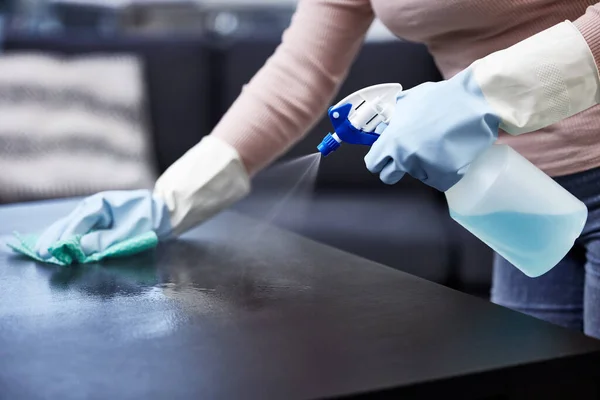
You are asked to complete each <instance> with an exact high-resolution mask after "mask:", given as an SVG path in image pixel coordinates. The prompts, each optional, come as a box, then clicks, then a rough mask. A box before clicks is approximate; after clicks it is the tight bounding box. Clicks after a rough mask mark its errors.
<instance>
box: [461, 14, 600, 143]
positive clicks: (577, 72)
mask: <svg viewBox="0 0 600 400" xmlns="http://www.w3.org/2000/svg"><path fill="white" fill-rule="evenodd" d="M473 69H474V76H475V79H476V80H477V83H478V84H479V86H480V88H481V90H482V92H483V95H484V97H485V99H486V100H487V101H488V103H489V104H490V106H491V107H492V108H493V109H494V111H495V112H496V115H497V116H499V117H500V118H501V120H502V123H501V125H500V127H501V128H502V129H503V130H505V131H506V132H508V133H510V134H513V135H519V134H522V133H527V132H532V131H535V130H538V129H541V128H544V127H546V126H549V125H551V124H553V123H556V122H558V121H561V120H563V119H565V118H568V117H571V116H573V115H575V114H577V113H579V112H581V111H583V110H586V109H588V108H590V107H592V106H594V105H596V104H598V94H599V88H600V81H599V76H598V68H597V66H596V63H595V61H594V57H593V55H592V52H591V51H590V48H589V46H588V44H587V43H586V41H585V40H584V37H583V36H582V34H581V32H580V31H579V30H578V29H577V28H576V27H575V26H574V25H573V24H572V23H571V22H569V21H565V22H563V23H560V24H558V25H555V26H553V27H551V28H549V29H546V30H545V31H542V32H540V33H538V34H536V35H534V36H531V37H530V38H528V39H525V40H523V41H521V42H519V43H517V44H515V45H514V46H511V47H509V48H507V49H505V50H501V51H498V52H495V53H492V54H490V55H488V56H487V57H484V58H482V59H480V60H478V61H476V62H475V63H473Z"/></svg>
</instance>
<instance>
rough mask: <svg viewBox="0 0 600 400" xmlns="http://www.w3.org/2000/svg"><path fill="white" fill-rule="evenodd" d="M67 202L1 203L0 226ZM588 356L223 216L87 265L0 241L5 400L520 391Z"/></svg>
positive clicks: (372, 267) (446, 292)
mask: <svg viewBox="0 0 600 400" xmlns="http://www.w3.org/2000/svg"><path fill="white" fill-rule="evenodd" d="M73 204H74V203H73V202H72V201H71V202H69V201H58V202H48V203H38V204H29V205H25V204H24V205H17V206H4V207H0V235H4V236H2V239H6V236H5V235H6V234H9V233H10V232H12V231H14V230H18V231H21V232H31V231H36V230H39V229H40V228H42V227H44V226H46V224H48V223H49V222H51V221H53V220H54V219H56V218H57V217H59V216H61V215H63V214H64V213H66V212H68V211H69V210H70V209H71V207H72V206H73ZM599 362H600V342H596V341H594V340H591V339H588V338H585V337H584V336H582V335H579V334H577V333H572V332H569V331H566V330H563V329H561V328H558V327H554V326H551V325H549V324H547V323H544V322H540V321H537V320H534V319H532V318H530V317H527V316H524V315H521V314H518V313H516V312H513V311H509V310H506V309H503V308H501V307H498V306H495V305H492V304H490V303H488V302H486V301H483V300H480V299H476V298H473V297H470V296H467V295H465V294H461V293H459V292H456V291H453V290H450V289H447V288H444V287H442V286H439V285H436V284H433V283H430V282H427V281H424V280H422V279H419V278H416V277H413V276H411V275H407V274H404V273H402V272H399V271H396V270H392V269H390V268H387V267H385V266H381V265H379V264H375V263H372V262H370V261H367V260H364V259H361V258H358V257H355V256H353V255H350V254H347V253H344V252H341V251H338V250H335V249H333V248H330V247H327V246H324V245H321V244H318V243H315V242H312V241H309V240H307V239H304V238H302V237H300V236H296V235H294V234H291V233H288V232H285V231H282V230H279V229H276V228H272V227H269V226H267V225H265V224H261V223H259V222H257V221H256V220H253V219H249V218H247V217H244V216H242V215H240V214H236V213H233V212H227V213H224V214H222V215H220V216H219V217H217V218H215V219H213V220H212V221H210V222H208V223H206V224H204V225H203V226H201V227H200V228H198V229H196V230H194V231H192V232H190V233H189V234H187V235H185V236H184V237H183V238H182V239H180V240H178V241H174V242H171V243H167V244H162V245H160V246H159V248H157V249H156V250H155V251H152V252H149V253H146V254H143V255H141V256H138V257H132V258H128V259H120V260H113V261H110V262H105V263H102V264H98V265H85V266H78V267H59V266H50V265H44V264H39V263H35V262H32V261H29V260H26V259H23V258H20V257H18V256H15V255H13V254H11V253H10V252H8V251H6V250H4V248H3V249H2V250H0V398H2V399H16V398H49V399H50V398H60V399H81V398H90V399H95V398H98V399H107V398H131V399H134V398H196V399H211V398H218V399H246V398H248V399H270V398H274V399H310V398H323V397H334V396H338V395H347V396H350V395H353V396H360V395H369V394H373V393H379V394H389V395H391V396H392V397H396V396H397V395H402V396H403V397H402V398H413V397H416V398H430V396H441V397H446V396H447V395H448V394H456V395H458V397H459V398H463V399H465V398H487V397H486V396H496V395H504V394H518V393H521V395H524V396H525V397H524V398H528V396H527V395H528V394H529V395H531V394H532V393H541V392H538V391H539V390H544V389H546V390H547V389H548V388H552V390H551V391H550V392H551V393H558V392H557V390H559V389H555V388H554V386H556V385H557V384H558V383H565V382H566V383H565V384H570V385H571V388H572V387H577V388H588V389H589V388H591V387H595V386H593V385H594V384H591V386H590V382H596V381H598V378H599V376H600V368H597V366H598V365H600V364H599ZM586 385H587V386H586ZM563 386H564V385H563ZM568 390H571V389H568ZM523 393H525V394H523ZM570 393H571V394H573V392H570ZM529 397H530V396H529ZM499 398H504V397H499ZM507 398H508V397H507Z"/></svg>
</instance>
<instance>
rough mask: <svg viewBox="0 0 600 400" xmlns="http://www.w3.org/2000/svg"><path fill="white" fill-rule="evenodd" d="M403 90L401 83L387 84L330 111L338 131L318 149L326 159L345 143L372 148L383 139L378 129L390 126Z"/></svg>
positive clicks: (348, 98)
mask: <svg viewBox="0 0 600 400" xmlns="http://www.w3.org/2000/svg"><path fill="white" fill-rule="evenodd" d="M401 91H402V85H400V84H399V83H387V84H381V85H375V86H370V87H367V88H364V89H362V90H359V91H358V92H355V93H353V94H351V95H350V96H348V97H346V98H345V99H343V100H342V101H340V102H339V103H338V104H336V105H335V106H333V107H331V108H329V111H328V113H327V114H328V116H329V119H330V121H331V124H332V125H333V127H334V128H335V132H334V133H329V134H328V135H327V136H325V138H323V140H322V141H321V143H320V144H319V145H318V146H317V149H318V150H319V152H321V154H322V155H323V156H327V155H328V154H330V153H331V152H333V151H335V150H337V149H338V148H339V147H340V145H341V143H342V142H346V143H349V144H362V145H367V146H371V145H372V144H373V143H375V141H376V140H377V139H378V138H379V135H378V134H377V133H375V129H376V128H377V126H378V125H379V124H380V123H382V122H384V123H388V122H389V119H390V116H391V113H392V110H393V109H394V106H395V104H396V97H397V96H398V94H399V93H400V92H401Z"/></svg>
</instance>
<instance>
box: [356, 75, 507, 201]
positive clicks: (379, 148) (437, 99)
mask: <svg viewBox="0 0 600 400" xmlns="http://www.w3.org/2000/svg"><path fill="white" fill-rule="evenodd" d="M499 125H500V119H499V118H498V117H497V116H496V115H495V114H494V112H493V110H492V108H491V107H490V106H489V104H488V103H487V101H486V100H485V98H484V97H483V94H482V93H481V90H480V89H479V87H478V86H477V84H476V83H475V82H474V80H473V76H472V73H471V72H470V71H468V70H467V71H464V72H463V73H461V74H459V75H457V76H455V77H454V78H452V79H450V80H448V81H443V82H437V83H432V82H429V83H424V84H422V85H420V86H417V87H415V88H413V89H410V90H407V91H406V92H401V93H400V95H399V97H398V98H397V102H396V109H395V111H394V114H393V116H392V118H391V122H390V125H389V126H387V127H385V126H383V127H384V128H385V129H383V131H382V132H381V128H382V127H381V126H380V127H378V129H377V132H378V133H379V132H381V136H380V137H379V139H377V141H376V142H375V143H374V144H373V146H372V147H371V150H370V151H369V153H368V154H367V156H366V157H365V163H366V165H367V168H368V169H369V171H371V172H372V173H379V177H380V178H381V180H382V181H383V182H384V183H387V184H390V185H391V184H394V183H396V182H398V181H399V180H400V179H401V178H402V176H404V174H405V173H408V174H410V175H411V176H413V177H414V178H417V179H420V180H421V181H423V182H424V183H426V184H428V185H430V186H433V187H434V188H436V189H438V190H441V191H445V190H447V189H449V188H450V187H452V186H453V185H454V184H455V183H456V182H458V181H459V180H460V178H461V177H462V174H463V173H464V169H465V167H467V166H468V165H469V164H470V163H471V162H472V161H473V160H474V159H475V158H476V157H477V156H478V155H479V154H480V153H481V152H483V151H484V150H485V149H486V148H487V147H489V146H491V145H492V144H493V143H494V141H495V140H496V138H497V137H498V127H499Z"/></svg>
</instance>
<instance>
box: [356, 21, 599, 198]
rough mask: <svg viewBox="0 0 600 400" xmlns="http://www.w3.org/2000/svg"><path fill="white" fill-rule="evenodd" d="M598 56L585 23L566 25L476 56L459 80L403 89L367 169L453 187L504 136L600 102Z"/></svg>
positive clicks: (390, 179)
mask: <svg viewBox="0 0 600 400" xmlns="http://www.w3.org/2000/svg"><path fill="white" fill-rule="evenodd" d="M599 87H600V80H599V76H598V69H597V67H596V63H595V60H594V57H593V54H592V52H591V50H590V48H589V46H588V44H587V43H586V41H585V39H584V38H583V36H582V35H581V33H580V32H579V31H578V30H577V28H576V27H575V26H574V25H573V24H572V23H571V22H569V21H566V22H563V23H560V24H558V25H556V26H553V27H551V28H549V29H547V30H545V31H542V32H540V33H538V34H537V35H534V36H532V37H530V38H528V39H526V40H523V41H521V42H519V43H517V44H515V45H514V46H511V47H509V48H507V49H505V50H502V51H497V52H495V53H492V54H490V55H488V56H487V57H484V58H482V59H480V60H477V61H475V62H474V63H473V64H472V65H471V66H469V67H468V68H467V69H466V70H464V71H463V72H461V73H460V74H458V75H456V76H454V77H453V78H451V79H449V80H447V81H444V82H438V83H426V84H423V85H420V86H417V87H416V88H413V89H411V90H408V91H406V92H405V93H402V94H401V95H400V97H399V98H398V100H397V104H396V110H395V113H394V116H393V117H392V118H391V121H390V125H389V126H388V127H385V126H383V127H381V128H384V129H380V130H379V131H380V132H381V131H382V132H381V137H380V138H379V139H377V141H376V142H375V144H374V145H373V146H372V148H371V150H370V152H369V153H368V154H367V156H366V158H365V161H366V164H367V168H368V169H369V170H370V171H371V172H374V173H379V174H380V177H381V180H382V181H384V182H385V183H388V184H393V183H396V182H397V181H398V180H399V179H400V178H401V177H402V176H403V175H404V173H409V174H410V175H412V176H414V177H415V178H417V179H421V180H422V181H423V182H425V183H427V184H428V185H430V186H433V187H435V188H436V189H438V190H442V191H446V190H447V189H449V188H450V187H452V186H453V185H454V184H455V183H456V182H458V181H459V180H460V178H461V177H462V175H463V174H464V173H465V171H466V170H467V169H468V166H469V164H470V163H471V162H472V161H473V160H474V159H475V158H476V157H477V156H478V155H479V154H481V153H482V152H483V151H484V150H485V149H486V148H487V147H488V146H490V145H491V144H492V143H493V142H494V140H495V139H496V136H497V132H498V130H499V129H502V130H504V131H505V132H507V133H509V134H511V135H520V134H522V133H527V132H532V131H535V130H538V129H541V128H543V127H546V126H549V125H551V124H553V123H556V122H558V121H561V120H563V119H565V118H568V117H570V116H572V115H575V114H577V113H579V112H581V111H583V110H585V109H588V108H590V107H592V106H594V105H596V104H598V103H599V101H600V90H599Z"/></svg>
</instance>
